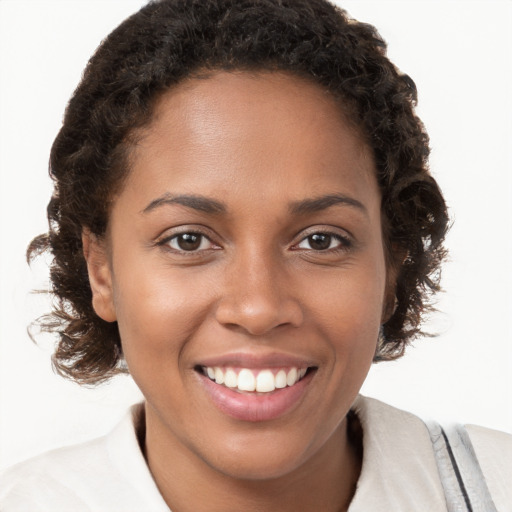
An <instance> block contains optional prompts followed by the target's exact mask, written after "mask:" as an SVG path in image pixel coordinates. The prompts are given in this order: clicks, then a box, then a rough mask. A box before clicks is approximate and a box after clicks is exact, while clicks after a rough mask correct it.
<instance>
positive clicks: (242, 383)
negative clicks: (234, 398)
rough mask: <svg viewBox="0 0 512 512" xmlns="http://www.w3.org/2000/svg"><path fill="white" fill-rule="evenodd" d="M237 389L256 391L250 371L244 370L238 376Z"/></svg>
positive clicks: (254, 380)
mask: <svg viewBox="0 0 512 512" xmlns="http://www.w3.org/2000/svg"><path fill="white" fill-rule="evenodd" d="M238 389H239V390H240V391H254V390H255V389H256V379H255V378H254V375H253V373H252V372H251V370H247V369H245V368H244V369H243V370H242V371H241V372H240V373H239V374H238Z"/></svg>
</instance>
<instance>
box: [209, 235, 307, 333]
mask: <svg viewBox="0 0 512 512" xmlns="http://www.w3.org/2000/svg"><path fill="white" fill-rule="evenodd" d="M235 253H236V254H235V256H234V258H233V260H232V261H231V264H230V271H229V272H228V275H227V278H226V279H227V283H226V287H225V290H224V293H223V296H222V298H221V301H220V304H219V306H218V309H217V319H218V320H219V322H221V323H223V324H225V325H232V326H234V325H236V326H239V327H240V328H242V329H244V330H245V331H247V332H248V333H250V334H252V335H261V334H265V333H267V332H269V331H270V330H272V329H273V328H275V327H277V326H281V325H294V326H297V325H299V324H300V322H301V321H302V311H301V307H300V304H299V302H298V301H297V300H296V298H295V297H294V296H293V291H292V287H291V286H290V284H291V283H289V282H288V281H289V279H288V273H287V272H286V269H285V268H284V262H283V260H282V258H280V257H279V255H278V254H277V251H276V250H275V249H274V248H272V247H268V246H267V247H261V246H257V245H256V244H247V245H246V246H245V247H243V248H239V250H238V251H235Z"/></svg>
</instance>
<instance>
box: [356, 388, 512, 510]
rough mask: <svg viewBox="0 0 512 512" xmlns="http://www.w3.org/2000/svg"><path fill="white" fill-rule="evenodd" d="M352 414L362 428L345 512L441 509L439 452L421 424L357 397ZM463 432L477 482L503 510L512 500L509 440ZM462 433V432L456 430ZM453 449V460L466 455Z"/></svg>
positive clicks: (471, 428)
mask: <svg viewBox="0 0 512 512" xmlns="http://www.w3.org/2000/svg"><path fill="white" fill-rule="evenodd" d="M353 411H354V412H355V413H356V415H357V417H358V418H359V420H360V422H361V426H362V430H363V467H362V471H361V476H360V479H359V482H358V487H357V492H356V495H355V498H354V503H353V505H354V507H353V508H351V509H350V511H351V512H352V511H354V512H356V511H359V510H396V511H399V510H404V511H405V510H416V511H422V510H440V511H441V510H446V501H445V488H446V482H445V481H441V480H442V479H441V477H440V469H439V460H438V457H439V454H438V453H437V448H434V446H433V439H432V437H431V436H432V433H431V430H429V428H427V425H426V424H425V422H424V421H423V420H422V419H420V418H418V417H417V416H415V415H414V414H411V413H409V412H406V411H403V410H400V409H397V408H395V407H392V406H390V405H387V404H384V403H382V402H380V401H378V400H375V399H371V398H366V397H362V396H360V397H358V399H357V400H356V402H355V403H354V406H353ZM438 427H439V425H438ZM439 428H440V427H439ZM450 430H451V429H446V432H450ZM466 430H467V436H466V439H468V444H469V445H470V448H471V449H474V452H475V454H476V460H477V461H478V462H477V463H478V464H479V465H480V468H481V473H479V474H480V475H482V474H483V477H482V476H480V480H485V483H486V484H487V487H488V489H489V491H490V494H491V496H492V499H493V500H494V502H495V505H496V507H497V509H498V510H508V508H507V507H509V506H510V505H509V504H510V502H511V501H512V496H511V491H510V489H509V487H510V485H509V482H510V481H512V475H511V471H512V465H511V464H510V460H512V454H511V449H512V436H510V435H509V434H505V433H503V432H497V431H493V430H490V429H486V428H483V427H476V426H467V427H466ZM461 431H464V429H460V427H459V432H461ZM453 448H454V450H453V453H452V455H454V456H455V457H459V454H464V453H465V450H457V449H456V448H457V447H456V446H454V447H453ZM462 462H464V461H462ZM480 468H479V469H480ZM384 474H385V475H386V476H387V477H386V479H385V481H384V479H383V478H382V475H384ZM443 478H444V477H443ZM475 487H476V488H477V487H478V486H475ZM368 496H371V498H370V501H371V500H373V501H372V502H371V503H370V501H369V498H368ZM427 503H428V505H426V504H427ZM502 504H504V505H503V506H502ZM356 505H357V506H356ZM372 507H373V508H372ZM425 507H427V508H425ZM500 507H501V508H500Z"/></svg>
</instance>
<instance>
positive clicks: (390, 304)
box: [381, 245, 408, 325]
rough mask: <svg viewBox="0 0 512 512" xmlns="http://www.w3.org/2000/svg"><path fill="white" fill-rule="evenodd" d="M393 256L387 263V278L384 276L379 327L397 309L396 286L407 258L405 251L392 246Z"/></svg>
mask: <svg viewBox="0 0 512 512" xmlns="http://www.w3.org/2000/svg"><path fill="white" fill-rule="evenodd" d="M392 250H393V255H392V257H391V258H390V259H391V261H390V262H389V263H388V269H387V276H386V281H387V282H386V292H385V295H384V304H383V308H382V318H381V325H383V324H385V323H386V322H387V321H388V320H389V319H390V318H391V317H392V316H393V315H394V314H395V311H396V309H397V307H398V298H397V296H396V286H397V281H398V277H399V275H400V270H401V268H402V265H403V264H404V261H405V260H406V258H407V255H408V252H407V250H406V249H404V248H402V247H399V246H396V245H394V246H393V249H392Z"/></svg>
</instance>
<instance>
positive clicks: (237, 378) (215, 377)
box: [196, 366, 314, 393]
mask: <svg viewBox="0 0 512 512" xmlns="http://www.w3.org/2000/svg"><path fill="white" fill-rule="evenodd" d="M196 370H197V371H199V372H200V373H202V374H203V375H204V376H206V377H208V378H209V379H210V380H211V381H213V382H215V383H216V384H219V385H221V386H224V387H226V388H229V389H232V390H234V391H238V392H241V393H272V392H273V391H275V390H277V389H284V388H287V387H292V386H295V384H297V383H298V382H299V381H300V380H302V379H303V378H304V377H305V376H306V375H307V374H308V373H311V372H312V371H314V367H302V368H301V367H296V366H292V367H288V368H286V367H285V368H262V369H254V368H241V367H221V366H215V367H214V366H198V367H196Z"/></svg>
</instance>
